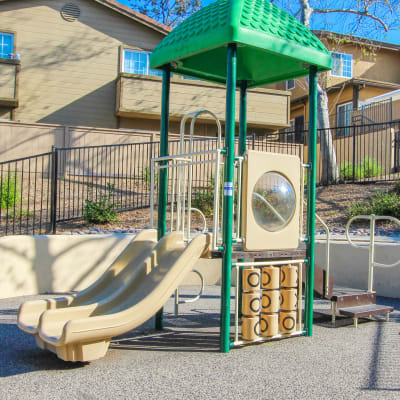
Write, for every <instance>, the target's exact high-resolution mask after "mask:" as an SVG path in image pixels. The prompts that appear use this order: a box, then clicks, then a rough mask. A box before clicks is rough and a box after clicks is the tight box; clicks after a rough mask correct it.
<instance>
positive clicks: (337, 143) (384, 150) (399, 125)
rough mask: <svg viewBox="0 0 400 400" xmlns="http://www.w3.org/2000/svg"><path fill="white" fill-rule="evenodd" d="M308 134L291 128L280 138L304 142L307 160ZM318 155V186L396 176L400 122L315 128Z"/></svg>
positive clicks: (386, 179) (399, 152)
mask: <svg viewBox="0 0 400 400" xmlns="http://www.w3.org/2000/svg"><path fill="white" fill-rule="evenodd" d="M307 137H308V132H307V131H297V132H294V131H293V132H285V133H283V134H282V135H280V138H279V140H280V141H281V142H283V143H286V142H289V143H295V142H296V139H298V140H300V141H301V143H304V158H303V161H304V162H306V161H307V152H308V143H307ZM329 148H330V149H331V151H329ZM327 149H328V151H326V150H327ZM329 153H330V156H329V155H328V154H329ZM317 156H318V157H317V158H318V166H317V182H318V184H319V185H327V184H335V183H367V182H377V181H391V180H395V179H399V178H400V176H399V172H400V121H391V122H384V123H374V124H364V125H348V126H340V127H333V128H330V129H329V130H323V129H318V148H317ZM335 165H336V167H337V171H336V180H335V179H330V177H332V176H335V174H334V173H332V170H333V168H334V166H335Z"/></svg>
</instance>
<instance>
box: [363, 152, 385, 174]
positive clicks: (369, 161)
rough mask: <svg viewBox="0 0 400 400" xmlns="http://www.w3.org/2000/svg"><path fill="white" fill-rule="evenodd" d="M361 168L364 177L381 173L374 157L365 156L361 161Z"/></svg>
mask: <svg viewBox="0 0 400 400" xmlns="http://www.w3.org/2000/svg"><path fill="white" fill-rule="evenodd" d="M361 168H362V171H363V174H364V176H365V177H366V178H372V177H373V176H379V175H381V173H382V167H381V166H380V165H379V164H378V162H377V161H376V160H375V158H370V157H365V158H364V160H363V162H362V163H361Z"/></svg>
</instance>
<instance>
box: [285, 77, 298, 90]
mask: <svg viewBox="0 0 400 400" xmlns="http://www.w3.org/2000/svg"><path fill="white" fill-rule="evenodd" d="M289 81H293V87H289ZM294 89H296V79H287V80H286V90H294Z"/></svg>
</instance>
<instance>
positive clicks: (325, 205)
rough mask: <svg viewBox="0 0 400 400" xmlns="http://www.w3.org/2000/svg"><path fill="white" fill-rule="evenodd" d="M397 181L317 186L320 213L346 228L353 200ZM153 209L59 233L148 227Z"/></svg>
mask: <svg viewBox="0 0 400 400" xmlns="http://www.w3.org/2000/svg"><path fill="white" fill-rule="evenodd" d="M394 184H395V182H394V181H391V182H384V183H383V182H382V183H375V184H340V185H333V186H321V187H318V188H317V204H316V211H317V214H318V215H319V216H320V217H321V218H322V220H323V221H325V223H326V224H327V225H328V227H329V228H332V229H334V228H344V227H345V226H346V223H347V220H348V219H347V216H346V211H347V209H348V207H349V205H350V204H351V203H354V202H360V201H367V200H369V199H370V198H371V197H372V196H373V195H374V194H376V192H377V191H382V192H388V191H391V190H393V188H394ZM149 216H150V212H149V209H148V208H145V209H140V210H134V211H128V212H123V213H120V214H119V219H120V222H114V223H109V224H104V225H95V224H88V223H85V222H83V221H73V222H66V223H59V224H58V225H57V232H58V233H65V232H70V231H72V230H79V231H87V230H90V229H91V228H93V227H98V228H99V229H101V230H114V229H116V228H121V229H127V228H144V227H145V226H148V225H149V218H150V217H149ZM366 224H367V223H365V224H363V223H358V224H357V225H356V226H355V227H358V228H360V227H365V226H367V225H366ZM201 225H202V224H201V221H200V220H199V219H198V218H197V217H195V215H193V227H200V226H201ZM211 225H212V220H211V218H207V226H209V227H210V226H211ZM378 226H382V227H385V228H387V227H390V225H389V224H387V223H386V224H385V223H381V224H380V225H378Z"/></svg>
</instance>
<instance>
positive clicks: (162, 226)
mask: <svg viewBox="0 0 400 400" xmlns="http://www.w3.org/2000/svg"><path fill="white" fill-rule="evenodd" d="M170 82H171V72H170V70H169V69H166V70H164V71H163V79H162V94H161V96H162V98H161V131H160V133H161V137H160V157H162V156H167V155H168V129H169V92H170ZM161 164H162V165H165V164H167V162H166V161H163V162H162V163H161ZM158 188H159V189H158V240H160V239H161V238H162V237H163V236H164V235H165V232H166V226H167V203H168V174H167V169H166V168H162V169H160V177H159V183H158ZM163 325H164V321H163V309H161V310H160V311H158V312H157V314H156V329H159V330H161V329H163Z"/></svg>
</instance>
